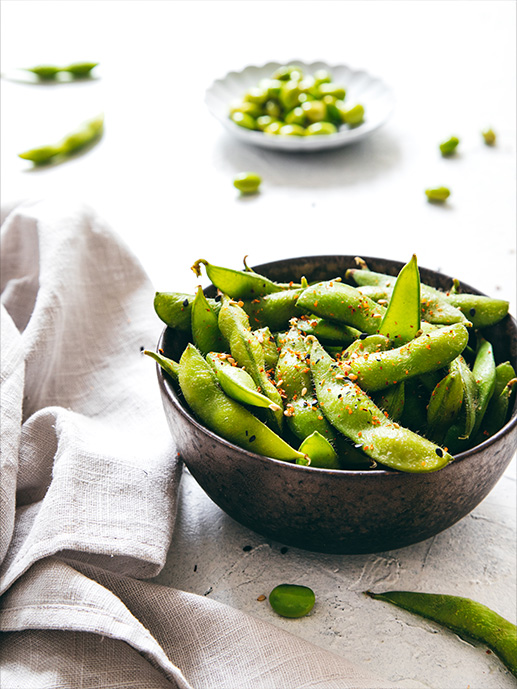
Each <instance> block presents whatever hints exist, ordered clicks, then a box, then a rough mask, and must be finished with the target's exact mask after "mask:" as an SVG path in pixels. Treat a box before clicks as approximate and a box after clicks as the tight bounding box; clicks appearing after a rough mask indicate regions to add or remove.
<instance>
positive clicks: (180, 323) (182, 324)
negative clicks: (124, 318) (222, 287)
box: [154, 292, 221, 331]
mask: <svg viewBox="0 0 517 689" xmlns="http://www.w3.org/2000/svg"><path fill="white" fill-rule="evenodd" d="M207 302H208V304H209V306H210V308H211V309H212V311H213V312H214V313H215V314H216V315H217V314H218V313H219V309H220V308H221V302H220V300H219V301H216V300H215V299H207ZM193 303H194V295H193V294H186V293H185V292H156V294H155V295H154V310H155V312H156V315H157V316H158V318H160V320H162V321H163V322H164V323H165V325H168V326H169V327H170V328H177V329H178V330H183V331H190V330H191V327H192V318H191V315H192V304H193Z"/></svg>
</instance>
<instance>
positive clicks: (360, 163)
mask: <svg viewBox="0 0 517 689" xmlns="http://www.w3.org/2000/svg"><path fill="white" fill-rule="evenodd" d="M215 155H216V158H217V160H218V162H219V164H220V166H221V167H226V168H228V169H230V170H231V174H236V173H237V172H241V171H243V170H253V171H255V172H257V173H259V174H260V175H261V176H262V178H263V180H264V181H267V183H268V185H275V186H279V187H297V188H301V189H304V188H306V189H314V188H329V187H347V186H352V185H356V184H360V183H362V182H368V181H370V180H372V179H375V178H376V177H379V176H381V175H385V174H387V173H388V172H389V171H390V170H391V169H392V168H394V167H396V165H398V163H399V162H400V159H401V149H400V147H399V145H398V142H397V140H396V139H395V137H394V136H393V135H392V134H390V133H389V132H387V131H382V132H375V133H374V134H372V135H371V136H370V137H368V138H366V139H363V140H362V141H358V142H356V143H353V144H349V145H347V146H343V147H342V148H338V149H328V150H323V151H311V152H292V151H273V150H270V149H265V148H259V147H258V146H252V145H248V144H245V143H242V142H240V141H236V140H235V139H232V138H231V137H229V136H222V137H221V138H220V139H219V142H218V144H217V146H216V152H215Z"/></svg>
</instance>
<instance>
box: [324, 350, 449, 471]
mask: <svg viewBox="0 0 517 689" xmlns="http://www.w3.org/2000/svg"><path fill="white" fill-rule="evenodd" d="M311 339H312V348H311V371H312V375H313V379H314V386H315V389H316V394H317V397H318V402H319V403H320V406H321V409H322V410H323V413H324V414H325V416H326V418H327V419H328V421H330V423H331V424H332V425H333V426H334V427H335V428H337V430H339V431H340V432H341V433H343V435H346V436H347V437H348V438H350V439H351V440H353V441H354V443H357V444H359V445H361V449H362V451H363V452H364V453H365V454H367V455H368V456H369V457H371V458H372V459H374V460H375V461H376V462H379V463H380V464H383V465H384V466H388V467H391V468H393V469H398V470H399V471H406V472H413V473H415V472H417V473H421V472H429V471H437V470H438V469H441V468H442V467H443V466H445V465H446V464H448V463H449V462H450V461H452V457H451V456H450V455H449V454H448V452H446V451H445V450H444V449H442V448H441V447H438V446H437V445H435V444H434V443H432V442H430V441H429V440H427V439H426V438H423V437H421V436H419V435H417V434H416V433H413V431H410V430H409V429H408V428H404V427H403V426H400V425H399V424H398V423H395V422H393V421H392V420H390V419H389V418H387V417H386V416H385V415H384V413H383V412H382V411H381V410H380V409H379V408H378V407H377V405H376V404H375V403H374V402H373V401H372V400H371V399H370V397H368V395H367V394H366V393H365V392H364V391H363V390H362V389H361V388H360V387H359V386H358V385H356V384H355V383H353V382H352V381H351V380H348V379H346V378H345V377H344V376H343V375H342V373H341V369H340V367H339V365H338V364H337V362H336V361H334V360H333V359H332V357H330V356H329V355H328V354H327V353H326V352H325V350H324V349H323V347H322V346H321V345H320V344H319V342H318V341H317V340H316V339H315V338H311Z"/></svg>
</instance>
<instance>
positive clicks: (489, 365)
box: [472, 337, 496, 435]
mask: <svg viewBox="0 0 517 689" xmlns="http://www.w3.org/2000/svg"><path fill="white" fill-rule="evenodd" d="M472 374H473V376H474V380H475V381H476V385H477V391H478V394H477V405H476V420H475V423H474V428H473V429H472V434H473V435H476V433H477V431H478V430H479V428H480V426H481V422H482V421H483V416H484V415H485V412H486V409H487V407H488V403H489V402H490V399H491V398H492V395H493V392H494V387H495V378H496V375H495V359H494V352H493V350H492V345H491V344H490V342H488V341H487V340H485V339H484V338H482V337H480V338H479V345H478V350H477V353H476V359H475V361H474V366H473V368H472Z"/></svg>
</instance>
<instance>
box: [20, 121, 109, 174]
mask: <svg viewBox="0 0 517 689" xmlns="http://www.w3.org/2000/svg"><path fill="white" fill-rule="evenodd" d="M103 129H104V115H98V116H97V117H94V118H93V119H91V120H87V121H86V122H83V123H82V124H81V125H80V126H79V127H78V128H77V129H75V130H74V131H71V132H69V133H68V134H67V135H66V136H65V137H63V138H62V139H61V140H60V141H58V142H57V143H55V144H50V145H44V146H38V147H37V148H31V149H29V150H27V151H24V152H23V153H19V154H18V155H19V157H20V158H22V159H23V160H30V161H32V162H33V163H34V164H35V165H44V164H45V163H50V162H52V161H54V160H57V159H62V158H65V157H67V156H69V155H71V154H72V153H75V152H76V151H79V150H80V149H83V148H85V147H86V146H88V145H90V144H93V143H94V142H96V141H98V140H99V139H100V137H101V135H102V132H103Z"/></svg>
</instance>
